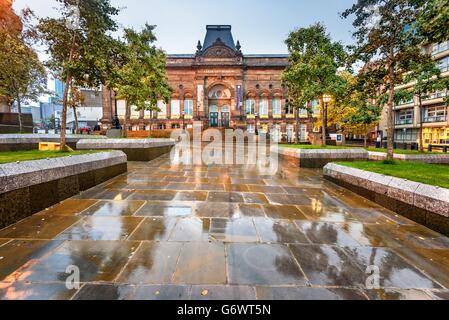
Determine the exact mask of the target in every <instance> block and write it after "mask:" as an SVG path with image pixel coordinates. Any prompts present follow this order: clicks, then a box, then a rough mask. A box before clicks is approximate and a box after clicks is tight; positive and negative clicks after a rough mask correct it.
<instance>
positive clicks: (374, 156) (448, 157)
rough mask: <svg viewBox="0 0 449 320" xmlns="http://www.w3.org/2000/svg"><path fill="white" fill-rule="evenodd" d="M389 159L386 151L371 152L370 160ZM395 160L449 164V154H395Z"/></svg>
mask: <svg viewBox="0 0 449 320" xmlns="http://www.w3.org/2000/svg"><path fill="white" fill-rule="evenodd" d="M386 159H387V154H386V153H384V152H372V151H370V152H369V160H373V161H383V160H386ZM394 159H395V160H399V161H414V162H423V163H433V164H449V154H447V153H442V154H395V155H394Z"/></svg>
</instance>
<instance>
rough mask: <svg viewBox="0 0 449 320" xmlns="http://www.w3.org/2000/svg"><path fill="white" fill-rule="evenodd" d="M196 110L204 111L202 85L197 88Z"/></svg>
mask: <svg viewBox="0 0 449 320" xmlns="http://www.w3.org/2000/svg"><path fill="white" fill-rule="evenodd" d="M196 96H197V108H198V110H199V111H200V112H201V111H204V108H203V103H204V85H202V84H200V85H198V87H197V95H196Z"/></svg>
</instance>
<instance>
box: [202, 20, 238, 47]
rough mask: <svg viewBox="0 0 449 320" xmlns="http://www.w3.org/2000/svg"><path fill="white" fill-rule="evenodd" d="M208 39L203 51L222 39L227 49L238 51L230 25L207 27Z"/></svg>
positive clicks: (205, 40)
mask: <svg viewBox="0 0 449 320" xmlns="http://www.w3.org/2000/svg"><path fill="white" fill-rule="evenodd" d="M206 30H207V32H206V37H205V38H204V43H203V51H205V50H207V49H208V48H210V47H212V45H213V44H214V43H215V42H216V41H217V39H220V40H221V41H222V42H223V43H224V44H225V45H226V46H227V47H229V48H231V49H233V50H236V48H235V42H234V38H233V37H232V32H231V30H232V26H230V25H208V26H206Z"/></svg>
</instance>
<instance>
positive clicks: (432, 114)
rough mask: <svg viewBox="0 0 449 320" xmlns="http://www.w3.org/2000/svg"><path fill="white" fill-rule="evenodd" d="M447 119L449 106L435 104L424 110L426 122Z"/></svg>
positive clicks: (444, 120)
mask: <svg viewBox="0 0 449 320" xmlns="http://www.w3.org/2000/svg"><path fill="white" fill-rule="evenodd" d="M446 121H447V107H446V106H435V107H427V108H426V109H425V112H424V122H427V123H429V122H446Z"/></svg>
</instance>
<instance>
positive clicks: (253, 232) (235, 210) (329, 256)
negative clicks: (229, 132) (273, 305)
mask: <svg viewBox="0 0 449 320" xmlns="http://www.w3.org/2000/svg"><path fill="white" fill-rule="evenodd" d="M69 266H76V267H77V268H78V269H79V271H80V280H81V288H80V289H79V290H68V289H66V287H65V281H66V279H67V277H68V276H69V275H70V274H68V273H66V271H67V267H69ZM373 266H375V267H378V269H379V274H380V277H379V288H370V287H367V286H366V285H367V280H368V277H369V276H370V275H371V274H372V273H367V268H369V267H373ZM370 270H371V269H370ZM448 288H449V238H447V237H444V236H442V235H440V234H438V233H436V232H433V231H431V230H429V229H427V228H425V227H423V226H420V225H418V224H416V223H414V222H412V221H410V220H408V219H406V218H404V217H402V216H399V215H397V214H395V213H394V212H391V211H389V210H386V209H383V208H381V207H379V206H378V205H377V204H374V203H372V202H370V201H368V200H366V199H364V198H362V197H360V196H357V195H355V194H353V193H352V192H350V191H348V190H346V189H344V188H341V187H338V186H336V185H334V184H332V183H330V182H328V181H324V180H323V178H322V174H321V171H319V170H308V169H297V168H292V167H288V166H284V167H282V168H281V170H280V172H279V173H278V174H276V175H274V176H266V175H260V174H259V171H258V169H257V168H256V167H254V166H237V165H236V166H217V165H215V166H210V167H207V166H184V165H180V166H172V165H171V164H170V163H169V159H168V157H167V156H164V157H161V158H159V159H156V160H154V161H152V162H149V163H129V172H128V173H127V174H125V175H121V176H119V177H117V178H115V179H112V180H111V181H108V182H107V183H104V184H102V185H100V186H97V187H95V188H92V189H91V190H88V191H86V192H83V193H81V194H80V195H78V196H76V197H73V198H71V199H69V200H66V201H64V202H62V203H61V204H58V205H56V206H54V207H52V208H49V209H47V210H44V211H42V212H41V213H38V214H36V215H34V216H32V217H29V218H27V219H25V220H22V221H20V222H18V223H17V224H15V225H13V226H10V227H8V228H6V229H3V230H0V298H1V299H77V300H91V299H142V300H166V299H170V300H177V299H206V300H215V299H255V298H257V299H306V300H315V299H329V300H339V299H351V300H358V299H389V300H395V299H417V300H425V299H449V291H448V290H447V289H448Z"/></svg>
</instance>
